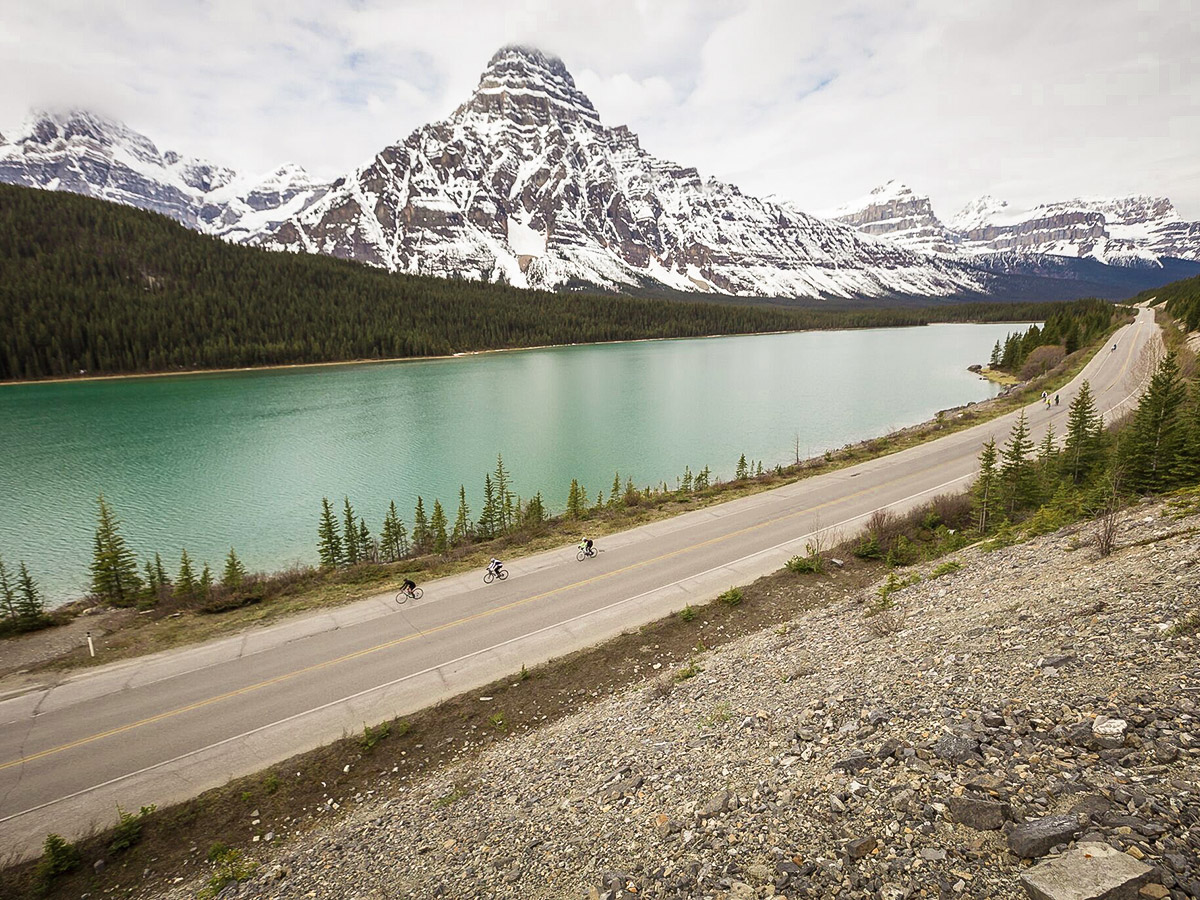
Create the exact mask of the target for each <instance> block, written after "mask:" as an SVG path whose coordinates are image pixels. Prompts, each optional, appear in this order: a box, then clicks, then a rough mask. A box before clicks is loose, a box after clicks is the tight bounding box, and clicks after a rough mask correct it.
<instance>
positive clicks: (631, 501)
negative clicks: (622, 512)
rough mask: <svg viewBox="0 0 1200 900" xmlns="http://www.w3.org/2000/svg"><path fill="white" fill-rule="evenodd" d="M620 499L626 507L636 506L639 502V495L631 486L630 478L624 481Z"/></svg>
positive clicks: (631, 480)
mask: <svg viewBox="0 0 1200 900" xmlns="http://www.w3.org/2000/svg"><path fill="white" fill-rule="evenodd" d="M621 499H622V500H623V501H624V503H625V505H626V506H637V505H638V504H639V503H640V502H641V500H642V498H641V495H640V494H638V490H637V488H635V487H634V486H633V479H632V478H628V477H627V478H626V479H625V494H624V496H623V497H622V498H621Z"/></svg>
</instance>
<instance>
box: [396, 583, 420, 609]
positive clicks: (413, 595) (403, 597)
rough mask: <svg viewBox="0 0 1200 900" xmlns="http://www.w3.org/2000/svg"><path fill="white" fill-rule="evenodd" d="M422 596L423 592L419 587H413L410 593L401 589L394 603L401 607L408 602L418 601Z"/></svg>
mask: <svg viewBox="0 0 1200 900" xmlns="http://www.w3.org/2000/svg"><path fill="white" fill-rule="evenodd" d="M424 596H425V592H424V591H423V590H421V589H420V588H419V587H415V588H413V589H412V590H411V591H406V590H403V589H401V591H400V593H398V594H397V595H396V602H397V603H399V604H400V605H401V606H403V605H404V604H405V603H407V602H408V601H409V600H420V599H421V598H422V597H424Z"/></svg>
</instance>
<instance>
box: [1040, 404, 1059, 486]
mask: <svg viewBox="0 0 1200 900" xmlns="http://www.w3.org/2000/svg"><path fill="white" fill-rule="evenodd" d="M1037 473H1038V479H1039V481H1040V487H1041V497H1042V499H1043V501H1044V500H1046V499H1048V498H1049V497H1051V496H1053V495H1054V489H1055V486H1056V485H1057V483H1058V476H1059V453H1058V447H1057V446H1056V445H1055V442H1054V424H1053V423H1047V425H1046V434H1045V436H1044V437H1043V438H1042V442H1041V443H1040V444H1038V451H1037Z"/></svg>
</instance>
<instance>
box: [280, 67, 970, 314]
mask: <svg viewBox="0 0 1200 900" xmlns="http://www.w3.org/2000/svg"><path fill="white" fill-rule="evenodd" d="M339 182H340V183H339ZM339 182H335V186H334V187H332V188H331V189H330V191H329V192H328V193H327V194H326V195H325V196H324V197H322V198H321V199H320V200H318V201H316V202H314V203H313V204H312V205H311V206H309V207H308V208H307V209H305V210H304V211H303V212H301V213H300V214H298V215H296V216H293V217H292V218H290V219H289V220H288V221H286V222H284V223H283V224H282V225H281V226H280V227H279V228H278V229H277V230H276V231H275V232H274V233H273V234H272V235H270V236H268V237H266V238H264V239H261V240H260V241H258V243H262V244H263V245H265V246H268V247H274V248H277V249H288V250H294V251H307V252H316V253H327V254H332V255H334V256H339V257H345V258H350V259H357V260H362V261H365V262H369V263H372V264H374V265H378V266H383V267H385V268H388V269H391V270H395V271H404V272H420V273H424V274H433V275H448V276H459V277H469V278H479V279H484V280H492V281H496V280H503V281H507V282H509V283H512V284H515V285H521V286H530V287H543V288H563V287H565V288H573V287H583V286H593V285H594V286H599V287H604V288H612V289H621V288H626V287H630V286H638V285H643V286H644V285H653V284H658V285H665V286H667V287H671V288H676V289H680V290H690V291H694V290H717V291H721V292H725V293H730V294H741V295H759V296H780V297H815V296H825V295H833V296H843V297H846V296H882V295H889V294H896V293H906V294H907V293H912V294H925V295H934V296H937V295H946V294H954V293H959V292H963V291H970V290H979V289H982V288H983V287H984V286H985V283H986V279H987V276H985V275H982V274H981V273H979V272H976V271H974V270H971V269H968V268H966V267H963V266H961V265H959V264H956V263H954V262H950V261H944V260H938V259H931V258H929V257H927V256H924V255H922V254H915V253H913V252H911V251H909V250H906V249H903V248H901V247H899V246H897V245H896V244H893V243H890V242H886V241H879V240H875V239H872V238H870V237H865V236H863V235H861V234H859V233H858V232H856V231H855V230H854V229H852V228H850V227H848V226H846V225H844V224H841V223H836V222H827V221H823V220H820V219H817V218H815V217H813V216H810V215H807V214H805V213H802V212H800V211H799V210H796V209H794V208H792V207H789V206H786V205H783V204H778V203H773V202H770V201H766V200H761V199H758V198H755V197H750V196H747V195H745V194H743V193H742V192H741V191H739V190H738V189H737V188H736V187H734V186H733V185H729V184H725V183H723V182H720V181H718V180H716V179H713V178H707V179H705V178H702V177H701V176H700V175H699V173H698V172H697V171H696V170H695V169H692V168H686V167H683V166H678V165H676V164H674V163H671V162H666V161H664V160H660V159H657V158H655V157H653V156H651V155H650V154H648V153H647V152H646V151H644V150H643V149H642V148H641V147H640V145H639V143H638V139H637V137H636V135H634V134H633V133H632V132H631V131H629V129H628V128H625V127H623V126H622V127H616V128H607V127H605V126H604V125H603V124H602V123H601V121H600V117H599V115H598V114H597V112H596V110H595V108H594V107H593V106H592V104H591V101H590V100H588V98H587V97H586V96H585V95H584V94H583V93H582V92H581V91H580V90H579V89H578V88H577V87H576V86H575V82H574V80H573V79H572V77H571V75H570V73H569V72H568V71H567V69H566V67H565V66H564V65H563V63H562V62H561V60H558V59H556V58H553V57H547V56H545V55H544V54H542V53H541V52H539V51H537V50H532V49H529V48H522V47H506V48H503V49H502V50H500V51H499V52H498V53H497V54H496V55H495V56H494V57H493V58H492V60H491V62H490V63H489V64H488V67H487V69H486V70H485V71H484V73H483V76H482V78H481V79H480V82H479V86H478V88H477V89H476V91H475V93H474V94H473V95H472V96H471V97H470V99H469V100H467V102H466V103H464V104H463V105H462V106H460V107H459V108H458V109H456V110H455V111H454V113H452V114H451V115H450V117H449V118H447V119H446V120H444V121H442V122H437V123H433V124H430V125H426V126H424V127H422V128H419V129H417V130H416V131H414V132H413V133H412V134H411V135H409V137H408V138H406V139H405V140H404V141H403V142H401V143H398V144H395V145H393V146H391V147H388V148H386V149H384V150H383V151H382V152H380V153H379V154H378V156H376V157H375V159H374V160H373V161H372V162H370V163H369V164H368V165H366V166H365V167H363V168H362V169H360V170H358V171H357V172H355V173H353V174H351V175H349V176H347V177H346V178H345V179H340V180H339Z"/></svg>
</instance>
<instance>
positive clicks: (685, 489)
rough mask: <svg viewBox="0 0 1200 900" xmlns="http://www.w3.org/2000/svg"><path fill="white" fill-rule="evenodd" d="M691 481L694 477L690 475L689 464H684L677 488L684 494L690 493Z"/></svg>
mask: <svg viewBox="0 0 1200 900" xmlns="http://www.w3.org/2000/svg"><path fill="white" fill-rule="evenodd" d="M693 482H694V479H693V477H692V469H691V466H686V465H685V466H684V467H683V481H681V482H680V483H679V490H680V491H681V492H682V493H684V494H690V493H691V492H692V484H693Z"/></svg>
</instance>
